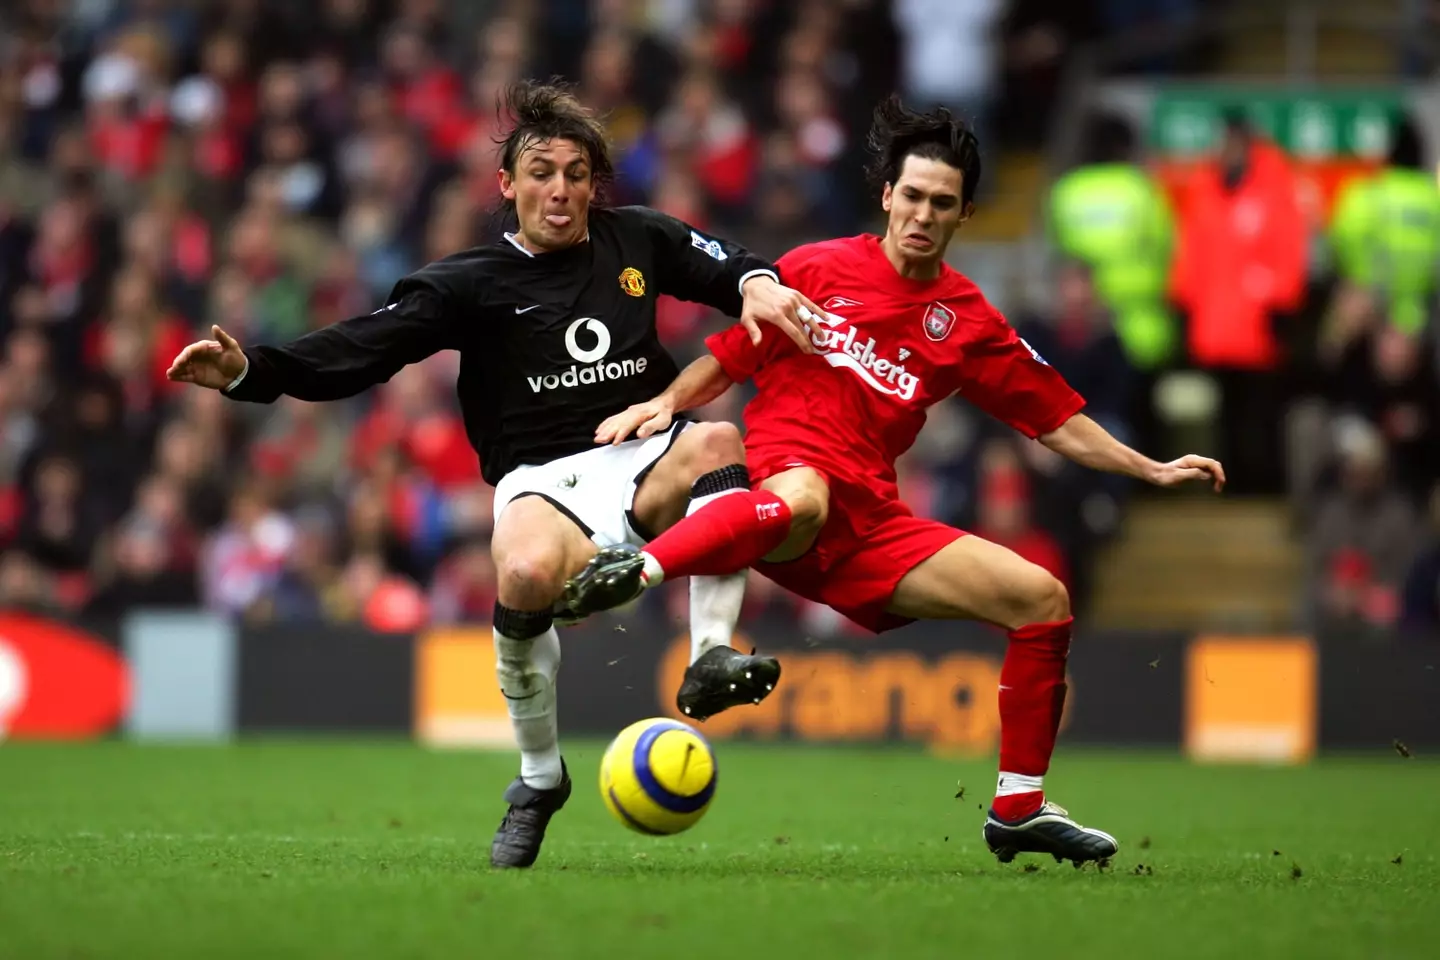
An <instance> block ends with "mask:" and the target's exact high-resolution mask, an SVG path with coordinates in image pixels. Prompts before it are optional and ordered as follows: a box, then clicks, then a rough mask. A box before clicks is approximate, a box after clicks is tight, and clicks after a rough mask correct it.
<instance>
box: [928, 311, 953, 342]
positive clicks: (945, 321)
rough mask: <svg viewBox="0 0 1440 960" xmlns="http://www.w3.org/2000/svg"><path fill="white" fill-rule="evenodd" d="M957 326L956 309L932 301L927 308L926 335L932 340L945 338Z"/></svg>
mask: <svg viewBox="0 0 1440 960" xmlns="http://www.w3.org/2000/svg"><path fill="white" fill-rule="evenodd" d="M953 326H955V311H954V310H951V309H950V308H949V307H944V306H941V305H940V304H938V303H932V304H930V306H929V307H928V308H926V310H925V336H927V337H929V338H930V339H931V340H944V339H945V338H946V337H948V336H949V335H950V328H951V327H953Z"/></svg>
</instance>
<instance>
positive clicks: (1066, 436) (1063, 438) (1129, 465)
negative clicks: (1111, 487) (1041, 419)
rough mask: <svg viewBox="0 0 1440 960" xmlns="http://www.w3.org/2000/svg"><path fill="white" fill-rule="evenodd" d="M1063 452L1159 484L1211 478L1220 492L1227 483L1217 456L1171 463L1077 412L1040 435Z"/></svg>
mask: <svg viewBox="0 0 1440 960" xmlns="http://www.w3.org/2000/svg"><path fill="white" fill-rule="evenodd" d="M1039 440H1040V442H1041V443H1043V444H1045V446H1047V447H1049V448H1050V449H1051V450H1054V451H1055V452H1056V453H1058V454H1060V455H1061V456H1064V457H1067V458H1069V459H1071V460H1074V461H1075V462H1076V463H1078V464H1080V465H1081V466H1083V467H1089V468H1090V469H1092V470H1104V471H1105V472H1107V473H1119V474H1124V475H1125V476H1128V477H1134V478H1135V479H1137V480H1144V481H1145V482H1146V483H1153V484H1154V485H1155V486H1157V487H1176V486H1179V485H1180V484H1182V483H1185V482H1187V481H1190V480H1208V481H1210V482H1211V483H1212V484H1213V485H1214V487H1215V490H1216V492H1219V491H1220V490H1221V489H1222V488H1223V487H1224V486H1225V468H1224V467H1222V466H1221V465H1220V463H1219V461H1217V460H1211V459H1210V458H1208V457H1197V456H1195V455H1194V454H1189V455H1186V456H1183V457H1181V458H1180V459H1179V460H1174V461H1171V462H1170V463H1160V462H1159V461H1157V460H1151V459H1150V458H1149V457H1147V456H1145V455H1144V454H1143V453H1140V452H1139V451H1136V450H1132V449H1131V448H1129V447H1127V446H1126V445H1125V444H1123V443H1121V442H1120V441H1119V440H1116V439H1115V438H1114V437H1113V436H1111V435H1110V433H1109V432H1108V431H1107V430H1106V429H1105V428H1104V427H1102V426H1100V424H1098V423H1096V422H1095V421H1094V420H1091V419H1090V418H1089V417H1087V416H1085V415H1084V414H1083V413H1077V414H1075V415H1074V416H1072V417H1070V419H1068V420H1066V421H1065V422H1064V423H1062V424H1061V425H1060V426H1059V427H1058V428H1057V429H1055V430H1051V431H1050V432H1049V433H1045V434H1042V435H1041V436H1040V437H1039Z"/></svg>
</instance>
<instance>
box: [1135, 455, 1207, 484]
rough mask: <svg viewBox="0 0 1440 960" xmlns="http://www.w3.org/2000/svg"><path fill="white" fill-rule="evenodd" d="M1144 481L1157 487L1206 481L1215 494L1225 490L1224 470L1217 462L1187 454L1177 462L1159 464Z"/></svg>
mask: <svg viewBox="0 0 1440 960" xmlns="http://www.w3.org/2000/svg"><path fill="white" fill-rule="evenodd" d="M1145 479H1147V480H1149V481H1150V482H1151V483H1153V484H1155V486H1157V487H1178V486H1180V484H1182V483H1189V482H1190V481H1192V480H1206V481H1209V482H1210V483H1211V484H1212V486H1213V487H1214V488H1215V492H1216V493H1219V492H1220V491H1221V490H1223V489H1225V468H1224V467H1222V466H1221V465H1220V461H1219V460H1211V459H1210V458H1209V457H1197V456H1196V455H1195V454H1193V453H1189V454H1186V455H1185V456H1183V457H1181V458H1180V459H1179V460H1172V461H1170V462H1169V463H1162V464H1159V465H1158V466H1157V467H1156V468H1155V470H1154V471H1153V472H1152V473H1151V475H1150V476H1148V477H1146V478H1145Z"/></svg>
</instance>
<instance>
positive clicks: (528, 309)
mask: <svg viewBox="0 0 1440 960" xmlns="http://www.w3.org/2000/svg"><path fill="white" fill-rule="evenodd" d="M539 306H540V304H538V303H532V304H531V305H530V306H528V307H524V308H523V309H522V308H521V307H516V308H515V315H516V316H517V317H518V316H519V315H520V314H522V313H529V312H530V311H531V310H534V309H536V308H537V307H539Z"/></svg>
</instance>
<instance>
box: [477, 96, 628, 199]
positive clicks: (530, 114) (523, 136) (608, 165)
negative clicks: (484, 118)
mask: <svg viewBox="0 0 1440 960" xmlns="http://www.w3.org/2000/svg"><path fill="white" fill-rule="evenodd" d="M497 109H498V112H499V114H500V118H501V128H502V129H504V130H505V131H506V132H505V135H504V136H503V137H497V138H496V143H498V144H500V147H501V149H500V166H501V167H502V168H503V169H504V170H505V171H506V172H507V173H509V174H510V176H512V177H513V176H515V169H516V164H517V163H518V162H519V160H520V154H521V153H523V152H524V150H525V148H526V147H529V146H531V145H533V144H536V143H541V142H543V141H545V140H557V139H558V140H570V141H572V142H574V143H575V144H576V145H578V146H579V147H580V148H581V149H582V150H584V151H585V153H586V155H587V156H588V158H589V160H590V176H591V178H592V180H593V181H594V183H595V190H596V200H597V201H599V200H601V199H602V198H603V197H604V195H605V192H606V188H607V187H609V185H610V182H611V181H612V180H613V179H614V178H615V164H614V162H613V161H612V160H611V158H610V142H609V140H608V139H606V137H605V127H604V125H603V124H601V122H600V120H599V119H598V118H597V117H596V116H595V115H594V114H593V113H592V112H591V111H590V110H589V108H587V107H585V106H584V105H583V104H581V103H580V101H579V100H577V99H576V97H575V94H574V93H572V92H571V89H570V87H569V85H567V84H565V83H563V82H562V81H561V80H560V79H559V78H558V77H557V78H555V79H553V80H551V81H550V82H549V83H537V82H535V81H533V80H521V81H519V82H517V83H513V84H511V85H510V86H509V87H508V88H507V89H506V91H505V93H504V95H503V96H502V97H501V100H500V103H499V104H498V105H497ZM513 208H514V204H513V203H511V202H510V201H506V202H505V204H504V209H505V210H506V211H513Z"/></svg>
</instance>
